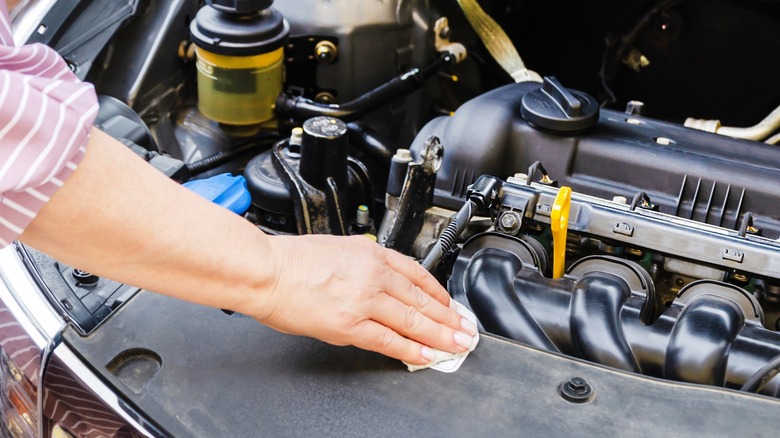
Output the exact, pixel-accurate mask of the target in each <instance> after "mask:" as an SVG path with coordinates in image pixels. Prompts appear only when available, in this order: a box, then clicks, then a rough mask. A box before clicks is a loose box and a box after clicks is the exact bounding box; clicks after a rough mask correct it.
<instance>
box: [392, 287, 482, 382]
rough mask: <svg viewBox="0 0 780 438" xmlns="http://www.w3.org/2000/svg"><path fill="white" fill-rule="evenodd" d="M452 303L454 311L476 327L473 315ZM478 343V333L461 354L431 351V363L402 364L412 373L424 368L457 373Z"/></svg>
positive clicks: (457, 304) (461, 306)
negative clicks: (433, 353) (433, 355)
mask: <svg viewBox="0 0 780 438" xmlns="http://www.w3.org/2000/svg"><path fill="white" fill-rule="evenodd" d="M452 303H454V305H455V310H456V311H457V312H458V313H460V314H461V315H462V316H463V317H465V318H466V319H468V320H469V321H471V323H472V324H474V327H476V326H477V317H476V316H474V314H473V313H471V311H470V310H469V309H467V308H466V306H464V305H463V304H461V303H459V302H457V301H455V300H452ZM478 343H479V333H477V334H476V335H474V337H473V338H471V347H469V349H468V350H466V351H464V352H463V353H458V354H453V353H447V352H446V351H441V350H433V351H434V352H436V359H435V360H434V361H433V362H430V363H428V364H426V365H412V364H408V363H406V362H404V364H405V365H406V367H407V368H409V371H411V372H414V371H417V370H422V369H425V368H431V369H434V370H436V371H441V372H443V373H454V372H455V371H458V368H460V365H461V364H462V363H463V361H464V360H466V356H468V355H469V353H471V352H472V351H474V349H475V348H477V344H478Z"/></svg>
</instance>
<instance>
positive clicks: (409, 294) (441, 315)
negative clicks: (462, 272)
mask: <svg viewBox="0 0 780 438" xmlns="http://www.w3.org/2000/svg"><path fill="white" fill-rule="evenodd" d="M387 278H388V279H387V281H386V288H385V293H386V294H387V295H389V296H391V297H393V298H395V299H396V300H398V301H399V302H400V303H402V304H404V305H406V306H408V307H409V308H411V309H416V310H417V311H419V312H421V313H422V314H423V315H425V316H427V317H428V318H430V319H432V320H433V321H435V322H437V323H439V324H444V325H446V326H448V327H450V328H452V329H454V330H464V327H463V325H462V317H461V316H460V315H459V314H458V312H456V311H455V310H454V309H452V308H451V307H449V306H445V305H443V304H442V303H440V302H439V301H437V300H436V299H435V298H433V297H432V296H431V295H429V294H427V293H425V292H424V291H423V290H422V289H421V288H420V287H419V286H416V285H414V284H413V283H411V282H410V281H409V279H407V278H406V277H404V276H403V275H401V274H399V273H397V272H390V273H388V274H387ZM470 334H471V335H473V334H474V333H470Z"/></svg>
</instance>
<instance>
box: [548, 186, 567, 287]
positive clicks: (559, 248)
mask: <svg viewBox="0 0 780 438" xmlns="http://www.w3.org/2000/svg"><path fill="white" fill-rule="evenodd" d="M570 208H571V187H565V186H564V187H561V188H560V190H558V196H556V197H555V202H554V203H553V207H552V212H551V213H550V228H552V235H553V278H561V277H563V269H564V265H565V263H566V231H567V230H568V229H569V209H570Z"/></svg>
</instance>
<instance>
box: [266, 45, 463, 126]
mask: <svg viewBox="0 0 780 438" xmlns="http://www.w3.org/2000/svg"><path fill="white" fill-rule="evenodd" d="M453 62H455V57H454V56H453V55H451V54H449V53H447V54H444V55H442V56H440V57H439V58H437V59H436V60H435V61H433V62H432V63H430V64H428V65H427V66H425V67H423V68H421V69H417V68H413V69H411V70H409V71H408V72H406V73H404V74H402V75H400V76H397V77H395V78H393V79H391V80H390V81H388V82H386V83H384V84H382V85H380V86H378V87H377V88H374V89H373V90H371V91H369V92H368V93H366V94H364V95H362V96H360V97H358V98H357V99H355V100H352V101H349V102H346V103H343V104H340V105H337V104H331V105H328V104H323V103H318V102H314V101H313V100H311V99H306V98H304V97H301V96H297V97H291V96H288V95H286V94H281V95H280V96H279V97H278V98H277V99H276V112H277V113H278V114H279V115H281V116H284V117H290V118H293V119H295V120H306V119H309V118H312V117H317V116H328V117H336V118H339V119H341V120H343V121H345V122H351V121H354V120H357V119H360V118H362V117H363V116H365V115H366V114H368V113H370V112H372V111H374V110H376V109H378V108H380V107H382V106H384V105H386V104H388V103H390V102H392V101H394V100H397V99H400V98H401V97H404V96H406V95H407V94H410V93H412V92H413V91H415V90H417V89H418V88H420V87H422V85H423V84H424V83H425V81H426V80H428V79H429V78H431V77H433V76H434V75H435V74H436V73H438V72H439V71H441V69H442V68H444V66H446V65H447V64H450V63H453Z"/></svg>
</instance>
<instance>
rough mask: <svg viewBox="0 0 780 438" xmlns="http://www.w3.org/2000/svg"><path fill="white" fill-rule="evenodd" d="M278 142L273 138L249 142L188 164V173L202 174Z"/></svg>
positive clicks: (192, 174)
mask: <svg viewBox="0 0 780 438" xmlns="http://www.w3.org/2000/svg"><path fill="white" fill-rule="evenodd" d="M278 140H279V138H277V137H273V138H267V139H261V140H255V141H247V142H245V143H242V144H239V145H237V146H236V147H234V148H232V149H228V150H225V151H219V152H217V153H215V154H213V155H209V156H208V157H206V158H203V159H200V160H198V161H195V162H192V163H187V171H188V172H189V175H190V176H195V175H198V174H201V173H203V172H206V171H208V170H211V169H213V168H215V167H217V166H219V165H221V164H224V163H227V162H228V161H230V160H232V159H234V158H236V157H238V156H240V155H242V154H244V153H246V152H249V151H251V150H254V149H260V148H263V147H269V146H271V145H272V144H273V143H275V142H276V141H278Z"/></svg>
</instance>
